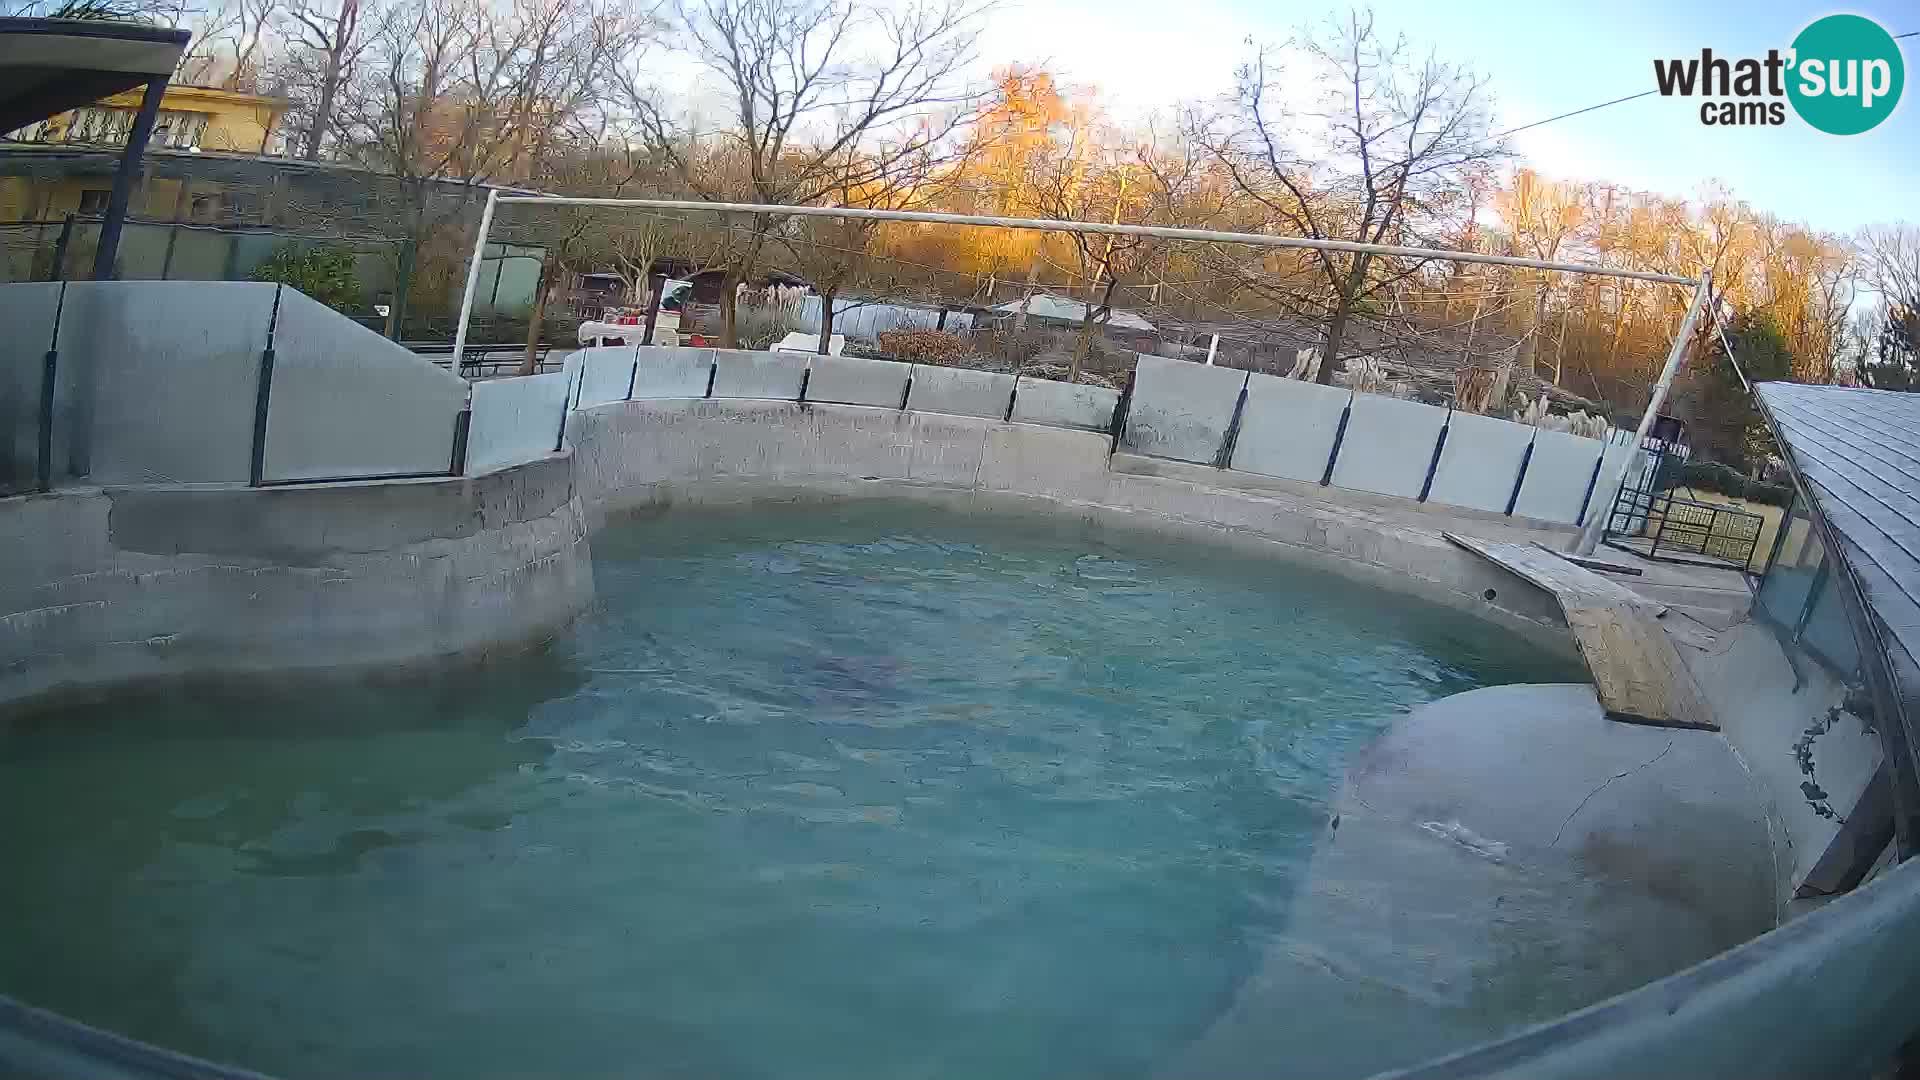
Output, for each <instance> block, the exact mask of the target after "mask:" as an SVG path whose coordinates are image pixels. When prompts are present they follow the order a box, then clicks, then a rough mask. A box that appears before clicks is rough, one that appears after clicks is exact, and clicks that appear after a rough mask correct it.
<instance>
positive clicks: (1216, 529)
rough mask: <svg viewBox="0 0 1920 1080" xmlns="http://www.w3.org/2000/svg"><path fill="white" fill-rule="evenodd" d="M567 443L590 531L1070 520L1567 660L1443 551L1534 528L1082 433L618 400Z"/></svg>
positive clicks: (1495, 580)
mask: <svg viewBox="0 0 1920 1080" xmlns="http://www.w3.org/2000/svg"><path fill="white" fill-rule="evenodd" d="M568 441H569V442H570V443H571V444H572V447H573V452H574V461H575V468H576V470H577V475H578V477H579V485H580V493H581V500H582V504H583V506H584V507H585V510H586V513H587V515H588V517H589V519H590V520H592V521H596V522H597V521H599V520H601V519H603V518H604V517H605V516H606V515H609V514H617V513H621V512H626V511H634V510H642V509H649V508H655V507H662V506H671V505H675V504H692V505H712V504H726V503H738V502H751V501H762V500H779V499H791V498H796V497H805V496H814V497H861V496H878V495H888V496H896V497H907V498H915V499H921V500H925V501H930V502H937V503H941V504H944V505H961V506H965V505H978V506H982V507H989V508H992V507H1000V508H1011V509H1020V508H1026V509H1039V510H1045V511H1048V512H1054V513H1059V512H1066V513H1072V514H1075V515H1078V516H1081V517H1083V518H1085V519H1087V520H1089V521H1092V522H1095V523H1098V524H1101V525H1107V526H1114V527H1128V528H1136V529H1151V530H1154V531H1158V532H1163V533H1173V534H1177V535H1180V536H1185V537H1191V538H1193V539H1195V540H1196V541H1200V542H1208V543H1222V544H1229V545H1233V546H1237V547H1242V548H1248V549H1252V550H1255V551H1257V552H1259V553H1262V554H1265V555H1268V556H1272V557H1279V558H1285V559H1288V560H1291V561H1295V562H1300V563H1306V564H1310V565H1314V566H1317V567H1320V568H1323V569H1329V570H1333V571H1336V572H1338V573H1341V574H1343V575H1345V576H1347V577H1350V578H1352V579H1354V580H1357V581H1363V582H1366V583H1368V584H1371V585H1376V586H1380V587H1384V588H1388V589H1396V590H1400V591H1404V592H1412V593H1416V594H1418V595H1420V596H1422V597H1425V598H1427V599H1429V600H1433V601H1437V602H1440V603H1443V604H1446V605H1448V606H1450V607H1454V608H1456V609H1459V610H1462V611H1466V612H1468V613H1471V614H1473V615H1475V616H1478V617H1480V618H1485V619H1488V620H1491V621H1493V622H1496V623H1499V624H1500V625H1503V626H1506V627H1508V628H1509V629H1513V630H1516V631H1519V632H1522V633H1526V634H1527V635H1528V636H1529V637H1530V638H1531V639H1533V640H1535V641H1537V642H1540V643H1541V644H1543V645H1545V646H1547V647H1548V648H1553V649H1557V650H1558V651H1560V652H1562V653H1563V654H1564V655H1571V651H1572V646H1571V642H1570V639H1568V638H1567V637H1566V634H1565V623H1564V621H1563V620H1562V619H1561V617H1560V614H1559V610H1558V608H1557V607H1556V606H1555V605H1554V604H1553V602H1552V600H1551V599H1550V598H1548V597H1546V596H1545V595H1544V594H1542V593H1540V592H1539V591H1538V590H1534V589H1530V588H1526V587H1524V586H1521V585H1520V584H1519V583H1517V582H1516V581H1514V580H1513V579H1512V578H1511V577H1509V576H1507V575H1503V574H1502V573H1501V572H1500V571H1498V570H1496V569H1494V568H1492V567H1490V566H1488V565H1486V564H1485V563H1484V562H1483V561H1482V560H1479V559H1477V558H1475V557H1473V556H1471V555H1469V554H1467V553H1466V552H1463V551H1461V550H1460V549H1458V548H1456V547H1454V546H1453V545H1451V544H1449V543H1447V542H1446V541H1445V540H1444V539H1442V538H1441V537H1440V535H1439V530H1441V529H1445V528H1464V529H1467V530H1468V531H1473V532H1480V533H1486V534H1488V535H1494V536H1498V537H1501V538H1512V539H1522V540H1524V539H1533V538H1538V539H1552V538H1555V537H1563V536H1564V535H1566V534H1565V533H1562V532H1560V531H1559V530H1555V529H1553V528H1552V527H1551V526H1545V525H1543V524H1542V523H1537V522H1519V523H1516V522H1514V521H1512V520H1511V519H1502V520H1495V519H1493V518H1491V517H1488V516H1477V515H1474V514H1472V513H1471V512H1469V511H1451V512H1450V511H1443V510H1440V509H1438V508H1431V509H1427V510H1422V509H1420V508H1418V507H1415V506H1412V505H1409V504H1405V503H1404V502H1402V501H1400V500H1382V499H1374V498H1367V497H1364V496H1359V495H1357V494H1355V493H1350V492H1344V491H1339V490H1335V489H1325V488H1318V487H1317V486H1316V487H1309V486H1307V485H1300V484H1294V483H1290V482H1287V481H1280V480H1274V479H1270V478H1261V477H1253V476H1247V475H1242V474H1236V473H1232V472H1230V471H1223V470H1216V469H1212V468H1207V467H1194V468H1190V469H1189V468H1184V467H1180V466H1171V467H1169V466H1163V465H1160V464H1157V463H1154V462H1151V461H1148V460H1146V459H1143V458H1136V457H1134V456H1132V455H1124V454H1123V455H1118V456H1110V446H1111V444H1110V440H1109V438H1108V437H1107V436H1106V435H1103V434H1097V433H1094V432H1090V431H1072V430H1065V429H1060V428H1050V427H1043V426H1040V425H1035V424H1023V423H1008V422H1005V421H1001V420H989V419H984V418H980V417H964V416H948V415H941V414H932V413H917V412H912V411H908V410H899V409H886V408H869V407H861V406H850V405H817V404H791V403H786V402H767V401H727V400H718V399H710V400H693V401H686V400H682V401H646V402H641V401H634V402H618V403H614V404H608V405H601V406H597V407H594V408H590V409H585V410H581V411H578V412H576V413H574V414H573V415H572V417H571V418H570V419H569V421H568ZM1396 502H1399V503H1401V505H1398V506H1395V505H1392V504H1394V503H1396ZM1416 521H1418V522H1420V523H1421V527H1415V522H1416ZM1529 526H1531V527H1529ZM1489 594H1491V596H1490V595H1489ZM1543 630H1546V631H1548V633H1545V634H1543V633H1541V631H1543Z"/></svg>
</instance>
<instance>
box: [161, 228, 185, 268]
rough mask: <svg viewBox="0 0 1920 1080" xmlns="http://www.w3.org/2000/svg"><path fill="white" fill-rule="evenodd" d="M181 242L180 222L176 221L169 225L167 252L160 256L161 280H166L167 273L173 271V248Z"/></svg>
mask: <svg viewBox="0 0 1920 1080" xmlns="http://www.w3.org/2000/svg"><path fill="white" fill-rule="evenodd" d="M179 242H180V223H179V222H177V221H176V222H174V223H173V224H172V225H169V226H167V253H166V254H165V255H163V256H161V258H160V280H161V281H166V280H167V275H168V274H171V273H173V249H174V246H175V245H176V244H178V243H179Z"/></svg>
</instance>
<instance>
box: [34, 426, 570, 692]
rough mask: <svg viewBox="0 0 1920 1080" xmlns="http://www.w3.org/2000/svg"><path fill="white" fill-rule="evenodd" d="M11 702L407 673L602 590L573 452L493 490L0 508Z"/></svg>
mask: <svg viewBox="0 0 1920 1080" xmlns="http://www.w3.org/2000/svg"><path fill="white" fill-rule="evenodd" d="M0 548H4V549H5V550H6V551H7V552H8V557H7V559H5V560H3V561H0V705H6V704H8V703H18V702H24V701H27V700H29V699H35V698H39V697H43V696H45V695H48V694H53V693H58V692H60V691H62V690H79V689H97V688H100V687H106V686H112V685H115V684H120V683H127V682H132V681H137V680H142V679H149V678H161V677H169V678H170V677H177V676H191V675H207V674H235V673H242V672H267V671H284V670H292V669H302V668H325V667H336V666H356V667H391V666H399V665H406V664H411V663H418V662H421V661H426V660H431V659H434V658H436V657H447V656H458V655H462V654H472V653H478V652H485V651H487V650H490V649H496V648H508V647H514V646H518V645H521V644H524V643H527V642H529V641H532V640H537V639H539V638H540V637H543V636H545V635H547V634H550V633H552V632H553V631H554V630H556V629H558V628H559V627H560V626H562V625H564V624H565V623H566V622H567V621H569V620H570V619H572V618H573V616H574V615H575V614H577V613H578V612H579V611H581V610H582V609H584V608H585V607H586V605H587V604H588V603H589V602H590V601H591V599H592V595H593V575H592V569H591V566H590V564H589V561H588V548H587V533H586V520H585V515H584V514H583V512H582V510H581V507H580V501H579V499H578V497H577V496H576V495H575V494H574V490H573V479H572V463H571V461H570V460H569V458H568V457H567V455H564V454H558V455H552V456H549V457H547V458H544V459H542V460H540V461H535V462H531V463H529V464H526V465H521V466H517V467H514V468H510V469H503V470H501V471H499V472H495V473H490V474H488V475H485V476H478V477H450V478H445V479H430V480H409V481H390V482H382V483H356V484H325V485H314V486H304V487H279V488H247V487H231V486H220V487H124V488H76V489H65V490H60V491H56V492H53V493H51V494H47V495H33V496H22V497H19V498H15V499H7V500H0Z"/></svg>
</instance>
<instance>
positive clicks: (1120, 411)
mask: <svg viewBox="0 0 1920 1080" xmlns="http://www.w3.org/2000/svg"><path fill="white" fill-rule="evenodd" d="M1139 370H1140V369H1139V367H1138V366H1137V362H1136V366H1135V367H1134V369H1133V370H1132V371H1129V372H1127V381H1126V384H1125V385H1123V386H1121V387H1120V400H1119V401H1116V402H1114V403H1113V421H1112V423H1110V424H1109V425H1108V431H1107V434H1108V436H1109V437H1110V441H1109V442H1108V444H1107V454H1108V456H1112V455H1113V454H1114V453H1116V452H1118V451H1119V449H1120V433H1121V432H1122V431H1124V430H1126V426H1127V410H1128V409H1131V408H1133V379H1134V375H1135V374H1136V373H1137V372H1138V371H1139Z"/></svg>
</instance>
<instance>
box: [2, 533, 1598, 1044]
mask: <svg viewBox="0 0 1920 1080" xmlns="http://www.w3.org/2000/svg"><path fill="white" fill-rule="evenodd" d="M593 545H594V549H595V577H596V590H597V593H598V596H599V603H598V609H597V611H596V612H595V613H594V614H593V615H591V616H590V617H588V618H586V619H584V620H582V621H581V623H580V624H578V625H577V626H576V627H575V629H574V630H573V631H571V632H570V633H569V634H568V635H566V636H565V637H564V638H563V639H561V640H559V641H557V642H555V643H554V644H553V645H552V646H551V647H549V648H547V649H544V650H541V651H539V652H536V653H533V654H529V655H526V656H521V657H515V658H511V659H506V660H499V661H495V662H493V663H490V664H488V665H485V666H483V667H480V668H470V669H464V670H459V671H451V672H447V673H444V674H441V675H438V676H434V677H431V678H421V679H412V680H405V681H391V680H390V681H384V682H380V683H368V682H359V683H355V684H352V685H344V684H301V685H290V686H284V687H280V688H278V689H277V690H259V689H254V690H248V691H245V692H242V691H237V690H232V689H228V690H225V691H221V692H211V691H208V690H206V689H205V688H200V689H197V690H194V691H187V690H185V689H176V690H173V691H168V692H161V693H151V694H142V695H138V696H122V697H118V698H115V699H112V700H110V701H107V702H103V703H101V704H98V705H92V706H86V707H78V708H73V709H67V710H63V711H61V712H59V713H56V714H45V715H40V716H37V717H35V718H32V719H28V720H19V721H16V722H14V723H12V724H11V725H9V726H8V727H7V728H5V729H4V732H5V734H4V740H3V741H0V820H4V822H5V824H6V828H7V829H8V832H9V834H10V835H11V837H12V838H13V841H14V843H13V845H12V846H13V849H14V850H13V852H12V854H11V859H12V862H13V867H12V872H13V878H14V882H15V884H14V886H13V887H10V888H9V889H8V890H6V891H5V893H4V894H3V895H0V927H3V928H0V991H4V992H6V993H9V994H12V995H14V996H16V997H19V998H21V999H23V1000H26V1001H28V1002H30V1003H33V1004H37V1005H42V1006H45V1007H48V1008H52V1009H56V1010H59V1011H61V1012H64V1013H67V1014H68V1015H71V1016H74V1017H76V1018H79V1019H82V1020H87V1021H90V1022H93V1023H96V1024H99V1025H101V1026H105V1027H109V1028H112V1029H114V1030H118V1031H121V1032H124V1033H126V1034H129V1035H133V1036H135V1037H138V1038H142V1039H146V1040H149V1041H153V1042H156V1043H160V1044H163V1045H167V1046H171V1047H175V1048H178V1049H182V1050H185V1051H188V1052H191V1053H197V1054H201V1055H204V1056H208V1057H211V1058H215V1059H218V1060H224V1061H231V1062H235V1063H237V1064H241V1065H245V1066H249V1067H252V1068H257V1069H260V1070H262V1071H266V1072H271V1073H277V1074H281V1075H284V1076H287V1077H292V1078H300V1077H321V1076H341V1075H355V1076H397V1075H408V1076H446V1077H471V1076H526V1075H536V1074H538V1075H556V1076H558V1075H566V1076H614V1075H619V1076H701V1077H732V1076H739V1077H747V1076H772V1075H778V1076H783V1077H822V1078H824V1077H882V1076H885V1077H899V1076H925V1077H959V1076H979V1075H989V1074H990V1075H996V1076H1007V1077H1028V1076H1032V1077H1039V1076H1048V1077H1075V1076H1153V1075H1159V1074H1163V1073H1165V1072H1166V1071H1167V1070H1169V1069H1170V1068H1172V1067H1174V1063H1176V1062H1177V1061H1179V1060H1180V1057H1181V1054H1182V1051H1183V1050H1184V1049H1185V1048H1186V1047H1188V1046H1189V1045H1190V1044H1192V1043H1193V1042H1194V1041H1195V1040H1196V1039H1197V1038H1199V1037H1200V1036H1201V1035H1202V1034H1203V1033H1204V1032H1205V1031H1207V1029H1208V1028H1209V1027H1210V1026H1211V1025H1212V1024H1213V1023H1214V1022H1215V1020H1216V1019H1217V1018H1218V1017H1219V1016H1220V1014H1221V1013H1222V1011H1223V1010H1224V1009H1225V1008H1226V1007H1227V1005H1228V1003H1229V1002H1230V1001H1232V1000H1233V998H1234V996H1235V994H1236V992H1237V990H1238V988H1239V987H1240V986H1241V984H1242V983H1244V982H1245V980H1247V979H1248V978H1249V977H1250V976H1251V975H1252V974H1253V973H1254V972H1255V971H1256V970H1258V969H1259V967H1260V966H1261V963H1262V957H1263V955H1264V954H1265V953H1266V952H1267V951H1268V950H1269V948H1270V946H1271V944H1272V943H1273V942H1274V941H1275V940H1276V939H1277V938H1279V937H1281V936H1283V935H1284V934H1286V932H1287V930H1288V926H1289V915H1290V912H1291V908H1292V905H1293V903H1294V901H1295V899H1296V893H1297V890H1298V888H1299V886H1300V883H1301V880H1302V877H1303V874H1304V871H1305V868H1306V866H1307V865H1308V863H1309V861H1310V860H1311V858H1312V856H1313V853H1314V850H1315V846H1316V843H1317V842H1318V841H1319V839H1320V838H1321V837H1322V836H1323V835H1324V834H1325V831H1326V828H1327V825H1328V815H1329V809H1328V808H1329V805H1330V803H1331V800H1332V798H1333V795H1334V793H1335V789H1336V788H1337V786H1338V782H1339V776H1340V773H1341V770H1342V768H1343V767H1344V765H1345V763H1346V762H1348V761H1349V760H1350V759H1351V758H1352V756H1353V755H1354V754H1355V753H1356V752H1357V751H1358V750H1359V749H1361V748H1363V747H1364V746H1366V745H1367V744H1368V743H1369V742H1370V741H1371V740H1372V739H1373V738H1374V737H1375V736H1376V735H1378V734H1379V733H1380V731H1381V730H1382V729H1383V728H1384V727H1385V725H1386V724H1387V723H1388V722H1389V721H1391V720H1392V719H1393V717H1394V716H1395V715H1397V714H1398V713H1399V712H1401V711H1402V710H1404V709H1405V708H1407V707H1409V706H1412V705H1415V704H1419V703H1422V702H1426V701H1430V700H1433V699H1436V698H1439V697H1442V696H1445V695H1448V694H1452V693H1456V692H1458V691H1462V690H1467V689H1472V688H1475V687H1480V686H1488V685H1496V684H1500V683H1510V682H1533V681H1559V680H1568V679H1572V680H1579V679H1580V677H1581V675H1580V672H1579V671H1578V669H1576V668H1572V667H1571V666H1570V665H1569V664H1568V663H1567V662H1566V661H1564V660H1562V659H1559V658H1557V657H1555V656H1552V655H1549V654H1546V653H1544V652H1538V651H1535V650H1534V649H1532V648H1530V647H1529V646H1528V645H1527V643H1525V642H1523V641H1520V640H1519V639H1516V638H1514V637H1512V636H1511V635H1508V634H1506V633H1504V632H1502V631H1499V630H1496V629H1493V628H1491V627H1488V626H1486V625H1484V624H1481V623H1479V622H1476V621H1474V620H1472V619H1469V618H1467V617H1465V616H1462V615H1460V614H1457V613H1455V612H1451V611H1447V610H1444V609H1439V608H1434V607H1431V606H1428V605H1426V604H1423V603H1420V602H1418V601H1414V600H1409V599H1408V598H1406V597H1403V596H1399V595H1394V594H1388V593H1384V592H1377V591H1374V590H1370V589H1366V588H1362V587H1360V586H1356V585H1353V584H1351V583H1349V582H1347V581H1345V580H1344V579H1340V578H1337V577H1331V576H1328V575H1325V574H1322V573H1315V572H1312V571H1308V570H1303V569H1299V568H1295V567H1292V566H1289V565H1285V564H1281V563H1277V562H1271V561H1262V560H1256V559H1252V558H1249V557H1245V556H1241V555H1234V554H1225V553H1222V552H1221V551H1218V550H1214V549H1208V548H1197V547H1192V546H1181V545H1173V544H1168V543H1166V542H1162V541H1155V540H1151V539H1147V538H1143V537H1132V536H1124V535H1117V534H1110V533H1102V532H1093V531H1090V530H1088V529H1086V528H1084V527H1082V526H1080V525H1078V524H1076V523H1073V522H1057V521H1044V520H1027V519H1019V518H991V519H979V518H969V517H962V516H957V515H951V514H943V513H939V512H935V511H931V510H929V509H927V508H925V507H912V506H903V505H895V504H890V503H870V504H845V505H837V506H804V505H803V506H795V507H786V508H779V509H762V510H754V511H747V512H737V513H720V512H708V513H703V514H699V515H667V516H662V517H658V518H654V519H649V520H643V521H633V522H627V523H624V524H621V523H616V524H614V525H610V526H609V527H608V528H606V529H604V530H603V531H601V532H599V533H597V534H596V535H595V537H594V539H593ZM1607 989H1609V990H1611V989H1616V988H1613V987H1609V988H1607ZM1298 1007H1299V1008H1301V1009H1305V1010H1313V1009H1316V1008H1320V1009H1333V1008H1336V1007H1337V1003H1334V1002H1327V1001H1321V1000H1316V999H1314V998H1313V997H1303V998H1302V999H1301V1000H1300V1001H1299V1002H1298ZM1556 1011H1557V1010H1556ZM1509 1013H1510V1015H1507V1016H1504V1017H1494V1018H1492V1021H1491V1022H1493V1023H1495V1024H1496V1028H1497V1025H1498V1024H1499V1023H1501V1022H1502V1021H1513V1022H1518V1021H1520V1020H1525V1019H1531V1018H1533V1017H1531V1016H1528V1015H1526V1014H1525V1005H1524V1003H1515V1004H1514V1005H1512V1006H1511V1007H1510V1009H1509ZM1340 1026H1341V1025H1332V1027H1335V1028H1337V1027H1340ZM1374 1037H1376V1038H1378V1039H1380V1040H1383V1041H1384V1042H1386V1043H1388V1044H1391V1043H1392V1041H1393V1040H1394V1039H1395V1038H1396V1035H1395V1033H1394V1032H1392V1031H1381V1032H1377V1033H1374ZM1430 1049H1431V1048H1430V1047H1429V1046H1426V1045H1424V1044H1423V1045H1422V1046H1421V1047H1420V1050H1421V1052H1426V1051H1428V1050H1430ZM1275 1064H1276V1065H1278V1064H1282V1063H1275Z"/></svg>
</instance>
